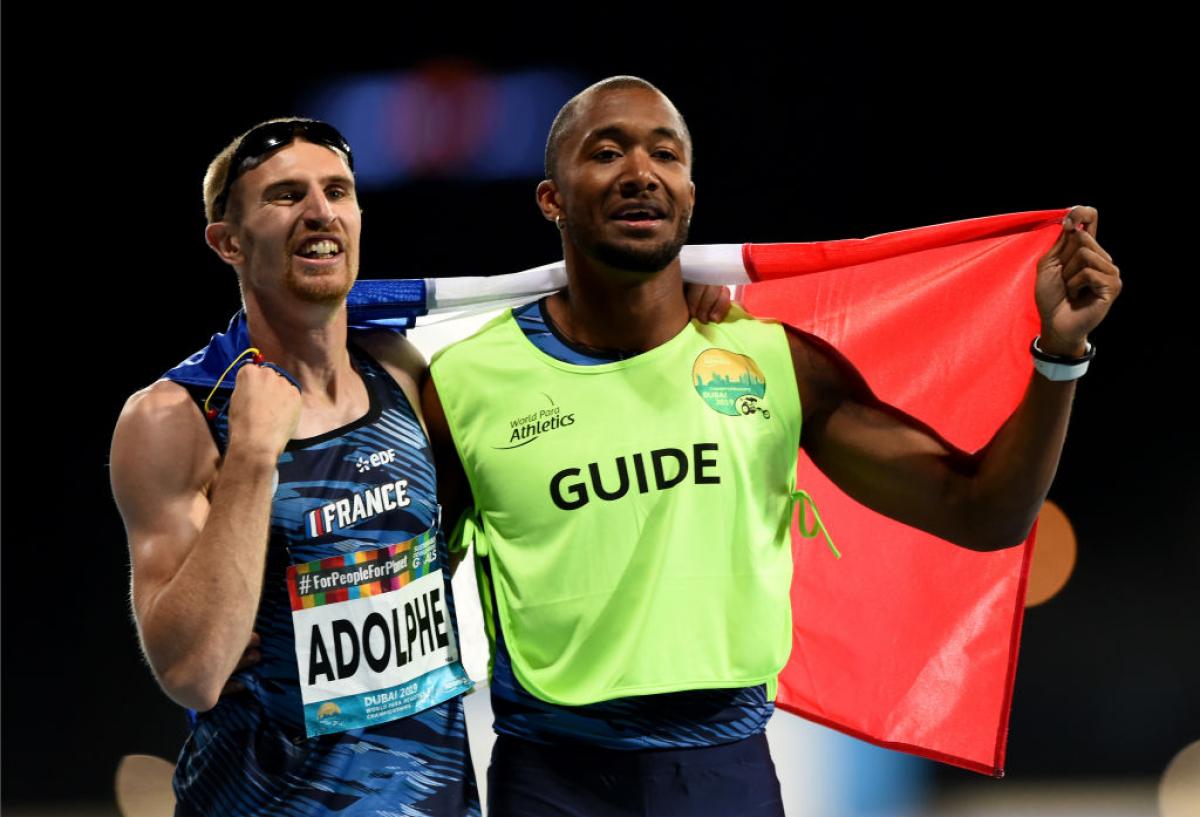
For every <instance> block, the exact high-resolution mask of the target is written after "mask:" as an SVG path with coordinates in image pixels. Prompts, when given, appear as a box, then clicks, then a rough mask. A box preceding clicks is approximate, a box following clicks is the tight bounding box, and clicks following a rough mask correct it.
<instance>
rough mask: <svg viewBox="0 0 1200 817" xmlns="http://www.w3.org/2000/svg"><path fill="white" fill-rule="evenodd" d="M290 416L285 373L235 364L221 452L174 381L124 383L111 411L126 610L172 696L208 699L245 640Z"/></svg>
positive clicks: (293, 415)
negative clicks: (124, 542) (127, 584)
mask: <svg viewBox="0 0 1200 817" xmlns="http://www.w3.org/2000/svg"><path fill="white" fill-rule="evenodd" d="M299 416H300V395H299V392H298V391H297V390H296V389H295V388H294V387H293V386H292V385H291V384H290V383H288V382H287V381H286V380H284V379H283V378H282V377H280V376H279V375H278V374H276V373H275V372H273V371H271V370H270V369H266V368H262V367H259V366H251V365H247V366H243V367H242V369H241V370H240V371H239V372H238V375H237V387H236V388H235V390H234V394H233V398H232V401H231V405H230V425H229V448H228V451H227V452H226V456H225V460H224V462H220V461H219V459H218V454H217V450H216V446H215V445H214V444H213V441H212V438H211V436H210V435H209V432H208V429H207V428H206V426H205V421H204V419H203V418H202V417H201V415H200V412H199V411H198V410H197V408H196V406H195V404H194V403H193V401H192V399H191V397H190V396H189V395H188V393H187V392H186V390H185V389H183V388H182V387H180V386H178V385H176V384H174V383H169V382H166V381H161V382H159V383H156V384H154V385H153V386H151V387H150V388H148V389H146V390H144V391H142V392H139V393H138V394H135V395H134V396H133V397H131V398H130V399H129V401H128V402H127V403H126V405H125V408H124V409H123V410H122V412H121V416H120V418H119V419H118V421H117V428H116V431H115V433H114V435H113V446H112V457H111V465H112V471H111V473H112V484H113V493H114V495H115V497H116V500H117V505H118V507H119V508H120V510H121V515H122V517H123V518H124V520H125V529H126V533H127V536H128V539H129V550H130V560H131V563H132V580H131V581H132V598H133V610H134V616H135V619H136V621H137V625H138V633H139V635H140V637H141V641H142V648H143V650H144V651H145V653H146V658H147V660H148V661H149V662H150V667H151V669H152V670H153V671H154V674H155V676H156V677H157V678H158V681H159V683H160V684H161V686H162V687H163V690H164V691H165V692H166V693H167V695H169V696H170V697H171V698H172V699H173V700H175V701H177V702H178V703H180V704H182V705H184V706H187V707H190V708H193V709H197V710H207V709H211V708H212V707H213V706H214V705H215V704H216V701H217V696H218V694H219V693H220V691H221V687H222V686H223V685H224V684H225V682H226V681H227V680H228V678H229V676H230V674H231V673H232V672H233V671H234V668H235V667H236V666H237V665H238V661H239V659H241V658H242V655H243V652H244V651H245V650H246V647H247V644H248V643H250V641H251V631H252V628H253V624H254V619H255V616H256V614H257V611H258V603H259V597H260V594H261V591H262V577H263V569H264V567H265V564H266V550H267V537H268V530H269V523H270V511H271V496H272V493H273V491H274V475H275V467H276V463H277V461H278V459H279V454H280V453H281V452H282V450H283V447H284V446H285V445H286V444H287V441H288V439H290V438H291V435H292V433H293V431H294V429H295V427H296V423H297V421H298V420H299Z"/></svg>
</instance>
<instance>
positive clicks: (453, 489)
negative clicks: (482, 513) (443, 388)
mask: <svg viewBox="0 0 1200 817" xmlns="http://www.w3.org/2000/svg"><path fill="white" fill-rule="evenodd" d="M421 406H422V409H423V411H424V413H425V424H426V427H427V428H428V430H429V441H430V443H431V444H432V446H433V458H434V461H435V462H436V463H437V469H438V502H440V503H441V505H442V520H443V522H444V524H445V525H446V529H447V531H449V530H451V529H452V528H453V527H454V526H455V525H456V524H457V523H458V519H459V517H460V516H462V515H463V513H464V512H466V511H467V510H468V509H470V507H471V505H472V504H473V500H472V498H471V485H470V482H468V481H467V472H466V471H465V470H464V469H463V466H462V462H461V461H460V460H459V458H458V449H457V448H455V446H454V438H453V437H451V436H450V424H449V423H448V422H447V421H446V412H445V410H444V409H443V408H442V399H441V398H440V397H439V396H438V393H437V387H436V386H435V385H434V383H433V377H432V375H430V374H429V373H428V372H426V374H425V380H424V381H423V382H422V383H421ZM463 555H464V554H463V553H462V552H461V551H459V552H452V553H451V554H450V559H451V562H452V565H453V567H454V568H457V567H458V563H459V561H460V560H461V559H462V557H463Z"/></svg>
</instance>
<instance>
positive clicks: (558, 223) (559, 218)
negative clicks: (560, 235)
mask: <svg viewBox="0 0 1200 817" xmlns="http://www.w3.org/2000/svg"><path fill="white" fill-rule="evenodd" d="M554 226H555V227H557V228H558V229H559V231H561V230H562V228H563V217H562V213H559V214H558V215H557V216H555V217H554Z"/></svg>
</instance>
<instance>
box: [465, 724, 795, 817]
mask: <svg viewBox="0 0 1200 817" xmlns="http://www.w3.org/2000/svg"><path fill="white" fill-rule="evenodd" d="M487 778H488V791H487V799H488V811H487V813H488V817H633V815H637V816H638V817H643V816H644V817H783V800H782V799H781V797H780V794H779V778H778V777H776V776H775V764H774V763H773V762H772V761H771V752H770V749H769V748H768V746H767V737H766V735H764V734H762V733H759V734H757V735H753V736H751V737H748V738H746V739H744V740H740V741H737V742H735V743H726V744H722V745H720V746H707V747H703V748H699V749H641V750H636V751H623V750H618V749H601V748H597V747H592V746H574V745H569V744H554V745H545V744H540V743H531V742H529V741H525V740H521V739H519V738H514V737H512V736H510V735H499V736H497V738H496V744H495V746H494V747H493V749H492V763H491V765H490V766H489V767H488V774H487Z"/></svg>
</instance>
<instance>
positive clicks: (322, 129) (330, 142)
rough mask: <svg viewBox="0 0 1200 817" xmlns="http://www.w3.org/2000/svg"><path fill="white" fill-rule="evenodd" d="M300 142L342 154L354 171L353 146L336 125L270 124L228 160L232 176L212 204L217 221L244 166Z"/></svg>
mask: <svg viewBox="0 0 1200 817" xmlns="http://www.w3.org/2000/svg"><path fill="white" fill-rule="evenodd" d="M297 138H301V139H304V140H305V141H306V142H312V143H313V144H315V145H324V146H325V147H329V148H333V149H334V150H338V151H340V152H341V153H342V154H343V155H344V156H345V157H346V164H348V165H349V166H350V170H351V171H352V172H353V170H354V155H353V154H352V153H351V152H350V143H349V142H347V141H346V138H345V137H344V136H342V135H341V134H340V133H338V130H337V128H335V127H334V126H333V125H327V124H326V123H324V122H317V121H314V120H311V119H285V120H283V121H281V122H267V123H266V124H263V125H259V126H258V127H257V128H254V129H253V130H251V131H250V132H249V133H247V134H246V135H245V136H243V137H242V141H241V142H240V143H238V146H237V150H235V151H234V152H233V158H232V159H230V160H229V172H228V173H227V174H226V175H225V186H224V187H223V188H221V194H220V195H219V196H217V198H216V200H215V201H214V202H213V204H214V208H215V210H216V213H217V217H218V218H221V217H223V216H224V215H225V203H226V200H227V199H228V198H229V189H230V188H231V187H233V183H234V182H235V181H237V178H238V176H240V175H241V174H242V171H243V170H244V169H245V165H246V164H247V163H248V162H251V161H253V160H255V159H261V158H262V157H263V156H266V155H267V154H268V153H270V152H271V151H273V150H278V149H279V148H281V147H283V146H284V145H290V144H291V143H292V142H294V141H296V139H297Z"/></svg>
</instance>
